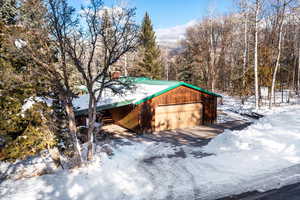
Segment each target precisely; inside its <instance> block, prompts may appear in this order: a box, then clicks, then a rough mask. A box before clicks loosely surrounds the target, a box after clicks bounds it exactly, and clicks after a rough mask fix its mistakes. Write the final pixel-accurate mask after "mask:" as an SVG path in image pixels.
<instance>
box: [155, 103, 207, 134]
mask: <svg viewBox="0 0 300 200" xmlns="http://www.w3.org/2000/svg"><path fill="white" fill-rule="evenodd" d="M202 113H203V106H202V104H201V103H193V104H181V105H168V106H158V107H156V109H155V131H162V130H171V129H177V128H187V127H194V126H197V125H200V124H202Z"/></svg>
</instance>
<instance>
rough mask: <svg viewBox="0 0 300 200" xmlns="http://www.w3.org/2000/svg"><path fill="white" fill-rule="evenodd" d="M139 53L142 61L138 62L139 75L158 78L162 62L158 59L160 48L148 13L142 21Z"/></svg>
mask: <svg viewBox="0 0 300 200" xmlns="http://www.w3.org/2000/svg"><path fill="white" fill-rule="evenodd" d="M139 39H140V45H141V46H140V53H141V54H142V55H141V56H142V61H141V62H139V63H138V66H139V67H138V71H139V72H138V73H137V75H140V76H147V77H150V78H153V79H160V78H161V76H162V63H161V60H160V50H159V48H158V46H157V45H156V38H155V32H154V31H153V26H152V22H151V19H150V17H149V15H148V13H146V14H145V17H144V19H143V22H142V27H141V33H140V38H139Z"/></svg>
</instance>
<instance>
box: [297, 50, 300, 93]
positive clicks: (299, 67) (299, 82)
mask: <svg viewBox="0 0 300 200" xmlns="http://www.w3.org/2000/svg"><path fill="white" fill-rule="evenodd" d="M299 91H300V45H299V47H298V72H297V95H299Z"/></svg>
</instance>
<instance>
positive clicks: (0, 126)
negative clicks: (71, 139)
mask: <svg viewBox="0 0 300 200" xmlns="http://www.w3.org/2000/svg"><path fill="white" fill-rule="evenodd" d="M5 2H9V1H5ZM5 2H4V3H5ZM10 2H12V1H10ZM27 2H30V1H26V3H27ZM6 5H8V4H6ZM19 6H23V4H20V5H19ZM7 8H8V6H7ZM35 8H36V7H35ZM19 10H20V9H19ZM0 11H1V18H0V147H1V148H0V160H14V159H19V158H26V157H27V156H29V155H35V154H36V153H38V152H39V151H41V150H43V149H46V148H50V147H52V146H53V145H55V144H56V142H57V140H56V139H55V135H54V133H55V132H56V131H55V129H56V128H55V126H54V123H53V122H52V116H51V115H52V111H51V110H50V108H49V107H48V106H47V105H46V104H45V103H36V104H34V105H33V106H32V107H31V108H30V109H28V110H26V111H24V110H23V109H22V108H23V105H24V104H25V103H26V101H27V100H29V99H30V98H33V97H35V96H42V95H43V94H45V93H48V92H49V91H48V89H47V87H45V84H44V82H43V79H42V78H41V77H38V76H33V75H32V74H31V69H32V68H33V67H35V66H34V65H33V63H32V61H31V60H30V59H29V58H28V57H26V56H24V55H23V54H22V52H21V50H20V48H22V47H21V46H22V42H23V41H22V40H21V39H20V35H22V34H23V33H24V28H23V26H20V25H19V24H20V21H19V20H20V19H21V18H22V17H23V16H20V12H18V13H17V14H18V15H17V16H16V15H13V14H16V13H15V12H12V13H13V14H9V12H8V11H9V9H6V11H7V12H6V11H5V12H4V11H3V8H1V9H0ZM35 12H36V13H37V10H35ZM7 16H8V17H7ZM8 19H9V20H8ZM16 19H17V20H16ZM15 24H17V25H19V26H15ZM16 43H19V45H21V46H19V47H18V45H16Z"/></svg>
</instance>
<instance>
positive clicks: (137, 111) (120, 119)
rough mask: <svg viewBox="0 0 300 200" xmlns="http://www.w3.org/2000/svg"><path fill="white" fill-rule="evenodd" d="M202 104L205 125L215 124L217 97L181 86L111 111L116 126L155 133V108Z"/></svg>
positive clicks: (138, 131)
mask: <svg viewBox="0 0 300 200" xmlns="http://www.w3.org/2000/svg"><path fill="white" fill-rule="evenodd" d="M190 103H202V105H203V118H202V120H203V124H208V123H213V122H214V121H215V120H216V118H217V97H215V96H212V95H208V94H206V93H203V92H201V91H198V90H195V89H192V88H189V87H186V86H180V87H178V88H175V89H173V90H170V91H169V92H166V93H164V94H162V95H160V96H157V97H154V98H153V99H150V100H148V101H146V102H144V103H142V104H140V105H137V106H132V105H128V106H123V107H119V108H114V109H110V110H109V112H110V113H111V115H112V119H113V120H114V121H115V123H116V124H118V125H120V126H123V127H125V128H128V129H130V130H133V131H135V132H137V133H147V132H153V131H155V108H156V107H157V106H162V105H176V104H190Z"/></svg>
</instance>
